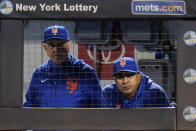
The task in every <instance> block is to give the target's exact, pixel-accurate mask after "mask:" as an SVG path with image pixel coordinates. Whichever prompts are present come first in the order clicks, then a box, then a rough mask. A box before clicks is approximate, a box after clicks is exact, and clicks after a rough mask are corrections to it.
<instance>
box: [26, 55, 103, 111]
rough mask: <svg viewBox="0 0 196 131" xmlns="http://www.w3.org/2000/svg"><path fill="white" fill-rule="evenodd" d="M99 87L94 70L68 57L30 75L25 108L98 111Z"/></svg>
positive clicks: (49, 63)
mask: <svg viewBox="0 0 196 131" xmlns="http://www.w3.org/2000/svg"><path fill="white" fill-rule="evenodd" d="M100 97H101V87H100V84H99V81H98V78H97V75H96V73H95V70H94V69H93V68H92V67H90V66H89V65H88V64H86V63H85V62H84V61H83V60H80V59H77V58H75V57H73V56H72V55H68V58H67V60H66V61H65V62H63V63H62V64H60V65H56V64H55V63H54V62H52V61H51V60H48V61H47V62H46V63H45V64H43V65H41V66H40V67H38V68H37V69H36V70H35V72H34V73H33V76H32V80H31V83H30V86H29V89H28V91H27V93H26V102H25V103H24V106H25V107H55V108H58V107H62V108H88V107H89V108H97V107H100V106H101V99H100Z"/></svg>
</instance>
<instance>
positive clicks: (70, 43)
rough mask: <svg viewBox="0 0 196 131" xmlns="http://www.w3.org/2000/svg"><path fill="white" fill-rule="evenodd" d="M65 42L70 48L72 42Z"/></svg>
mask: <svg viewBox="0 0 196 131" xmlns="http://www.w3.org/2000/svg"><path fill="white" fill-rule="evenodd" d="M67 44H68V48H69V49H70V48H71V45H72V42H71V41H69V42H68V43H67Z"/></svg>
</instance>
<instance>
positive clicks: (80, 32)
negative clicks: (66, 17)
mask: <svg viewBox="0 0 196 131" xmlns="http://www.w3.org/2000/svg"><path fill="white" fill-rule="evenodd" d="M51 25H63V26H65V27H66V28H67V30H68V32H69V35H70V39H71V41H72V45H71V48H70V52H69V53H70V54H71V55H72V56H70V59H72V60H73V59H75V58H79V59H82V60H83V61H84V62H86V63H87V64H89V65H90V66H92V67H93V68H94V69H95V72H94V71H93V70H90V71H89V68H85V69H82V70H80V69H81V68H84V67H83V66H82V64H81V63H82V62H81V61H77V60H73V61H74V62H75V63H77V65H75V64H73V63H74V62H73V61H71V60H70V61H69V62H70V63H69V62H66V63H64V64H62V65H59V66H57V65H55V64H54V63H53V62H52V61H51V60H49V57H48V55H47V53H46V51H45V49H44V47H43V44H42V40H43V31H44V29H45V28H46V27H48V26H51ZM175 33H176V27H175V21H142V20H140V21H139V20H137V21H93V22H90V21H83V22H78V21H77V22H76V21H43V20H29V21H28V22H26V26H25V30H24V38H25V41H24V43H25V44H24V102H25V101H26V98H25V94H26V93H27V94H28V95H27V98H28V99H29V100H30V101H31V102H30V103H28V106H31V107H57V108H59V107H60V108H61V107H62V108H64V107H65V108H88V107H90V108H91V107H101V103H100V102H101V100H102V99H103V97H101V95H102V89H103V88H104V87H105V86H106V85H108V84H111V83H114V78H113V77H112V75H113V64H114V61H115V60H117V59H119V58H122V57H132V58H134V59H135V60H136V62H137V64H138V67H139V70H140V71H141V72H143V74H145V75H147V76H149V77H150V78H151V79H152V80H153V81H154V82H156V83H157V84H159V85H160V86H161V87H163V89H164V90H165V92H166V94H167V96H168V98H169V100H170V101H172V102H175V100H176V51H177V43H176V34H175ZM44 63H45V65H44V66H40V65H43V64H44ZM75 67H77V68H75ZM97 78H98V79H97ZM97 80H98V81H97ZM29 87H31V88H30V89H29V90H28V88H29ZM100 87H101V88H100ZM27 90H28V92H27ZM112 93H113V91H111V92H109V94H110V98H111V99H110V100H111V101H113V102H116V103H115V107H116V108H119V107H125V108H127V107H128V108H129V107H130V108H131V107H132V106H126V105H120V103H119V101H122V98H123V96H122V94H120V95H119V94H118V93H117V94H112ZM114 93H116V92H115V91H114ZM120 97H121V98H120ZM146 97H147V96H144V98H145V99H146ZM158 97H160V98H158ZM162 97H164V96H163V95H161V94H160V95H157V93H156V91H155V93H154V96H153V97H152V96H149V98H148V99H150V101H155V102H154V103H156V101H158V100H159V101H164V100H163V99H162ZM123 99H124V98H123ZM138 103H140V104H141V103H145V102H144V100H141V102H138ZM161 103H163V104H164V102H161ZM146 104H148V102H147V103H146ZM147 106H148V105H147ZM149 106H152V105H150V104H149ZM160 106H161V105H160ZM163 106H164V105H163ZM133 107H140V106H137V103H136V105H134V106H133ZM161 107H162V106H161Z"/></svg>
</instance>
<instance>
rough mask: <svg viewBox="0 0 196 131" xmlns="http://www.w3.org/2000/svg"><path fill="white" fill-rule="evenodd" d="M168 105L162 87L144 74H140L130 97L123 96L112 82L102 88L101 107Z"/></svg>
mask: <svg viewBox="0 0 196 131" xmlns="http://www.w3.org/2000/svg"><path fill="white" fill-rule="evenodd" d="M169 106H170V102H169V99H168V97H167V95H166V93H165V91H164V90H163V88H162V87H160V86H159V85H157V84H156V83H154V82H153V81H152V80H151V79H150V78H149V77H147V76H145V75H144V74H142V78H141V81H140V84H139V87H138V89H137V92H136V94H135V96H134V97H133V98H132V99H127V98H126V97H124V96H123V94H122V93H121V92H120V91H119V90H118V89H117V87H116V85H115V84H114V83H113V84H109V85H107V86H105V87H104V89H103V94H102V107H106V108H145V107H169Z"/></svg>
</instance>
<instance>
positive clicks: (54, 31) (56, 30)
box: [52, 27, 58, 35]
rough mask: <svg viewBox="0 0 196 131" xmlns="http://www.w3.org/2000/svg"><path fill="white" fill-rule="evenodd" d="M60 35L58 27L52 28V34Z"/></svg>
mask: <svg viewBox="0 0 196 131" xmlns="http://www.w3.org/2000/svg"><path fill="white" fill-rule="evenodd" d="M57 33H58V29H57V28H56V27H54V28H52V34H53V35H56V34H57Z"/></svg>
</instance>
